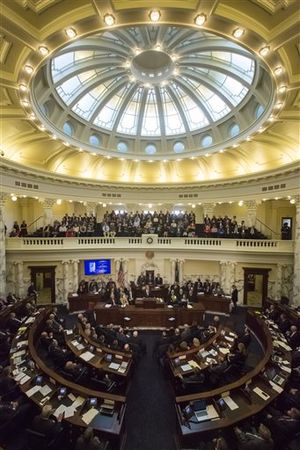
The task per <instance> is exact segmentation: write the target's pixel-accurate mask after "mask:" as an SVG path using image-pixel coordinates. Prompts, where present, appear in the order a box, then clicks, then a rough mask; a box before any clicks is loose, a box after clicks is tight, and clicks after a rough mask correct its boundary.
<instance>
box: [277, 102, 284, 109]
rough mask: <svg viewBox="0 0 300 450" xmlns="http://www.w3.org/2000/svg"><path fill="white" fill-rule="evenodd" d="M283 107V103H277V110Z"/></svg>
mask: <svg viewBox="0 0 300 450" xmlns="http://www.w3.org/2000/svg"><path fill="white" fill-rule="evenodd" d="M282 105H283V103H282V102H277V103H276V105H275V107H276V108H281V107H282Z"/></svg>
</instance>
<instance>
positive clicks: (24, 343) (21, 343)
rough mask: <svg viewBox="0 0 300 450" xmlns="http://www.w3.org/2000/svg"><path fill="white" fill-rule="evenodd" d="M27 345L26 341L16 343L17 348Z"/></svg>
mask: <svg viewBox="0 0 300 450" xmlns="http://www.w3.org/2000/svg"><path fill="white" fill-rule="evenodd" d="M25 345H26V346H27V345H28V341H20V342H18V343H17V348H19V347H23V346H25Z"/></svg>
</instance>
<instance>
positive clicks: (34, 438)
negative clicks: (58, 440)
mask: <svg viewBox="0 0 300 450" xmlns="http://www.w3.org/2000/svg"><path fill="white" fill-rule="evenodd" d="M26 436H27V445H28V448H29V450H41V449H42V448H47V449H51V447H52V445H53V444H54V442H55V439H52V440H51V441H48V438H47V436H46V435H45V434H43V433H39V432H38V431H35V430H32V429H31V428H26Z"/></svg>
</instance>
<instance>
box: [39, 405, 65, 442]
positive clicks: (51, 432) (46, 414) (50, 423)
mask: <svg viewBox="0 0 300 450" xmlns="http://www.w3.org/2000/svg"><path fill="white" fill-rule="evenodd" d="M52 412H53V410H52V408H51V406H50V405H45V406H44V407H43V408H42V411H41V414H39V415H37V416H35V417H34V419H33V422H32V425H31V429H32V430H34V431H37V432H38V433H41V434H44V435H45V436H46V438H47V439H49V440H53V439H56V438H58V435H59V434H60V433H61V431H62V426H61V421H62V418H63V414H60V415H59V416H58V419H57V420H56V419H55V418H54V416H52V417H51V415H52Z"/></svg>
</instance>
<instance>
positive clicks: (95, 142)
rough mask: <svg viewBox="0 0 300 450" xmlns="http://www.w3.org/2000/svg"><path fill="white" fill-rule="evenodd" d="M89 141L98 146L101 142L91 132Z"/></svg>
mask: <svg viewBox="0 0 300 450" xmlns="http://www.w3.org/2000/svg"><path fill="white" fill-rule="evenodd" d="M89 143H90V144H91V145H95V146H97V147H98V146H99V145H100V143H101V138H100V137H99V136H98V135H97V134H91V135H90V137H89Z"/></svg>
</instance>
